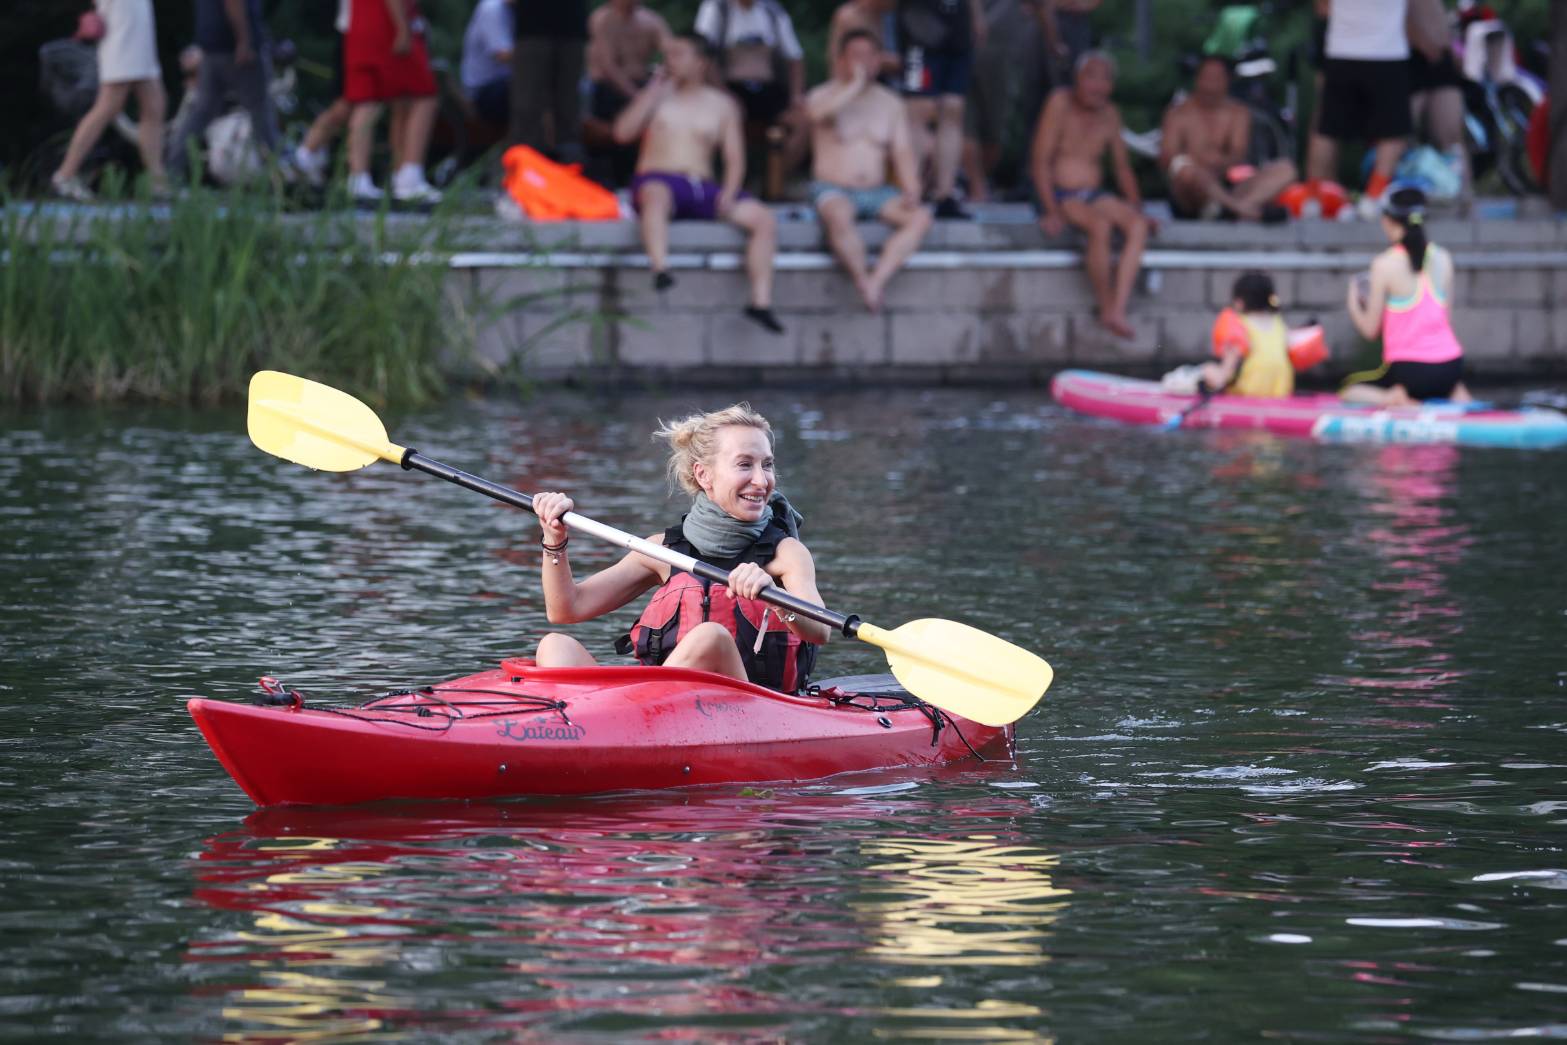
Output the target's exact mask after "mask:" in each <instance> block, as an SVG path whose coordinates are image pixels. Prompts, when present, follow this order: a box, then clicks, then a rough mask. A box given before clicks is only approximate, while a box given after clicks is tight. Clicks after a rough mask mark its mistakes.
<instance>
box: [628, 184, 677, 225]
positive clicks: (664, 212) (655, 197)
mask: <svg viewBox="0 0 1567 1045" xmlns="http://www.w3.org/2000/svg"><path fill="white" fill-rule="evenodd" d="M673 207H674V197H672V196H671V195H670V194H669V188H668V187H667V186H664V185H660V184H658V183H657V182H649V183H647V184H645V185H643V186H642V187H641V188H640V189H638V190H637V208H638V209H639V210H640V211H641V212H642V213H643V214H654V215H658V216H661V217H667V216H668V215H669V212H670V211H671V210H672V209H673Z"/></svg>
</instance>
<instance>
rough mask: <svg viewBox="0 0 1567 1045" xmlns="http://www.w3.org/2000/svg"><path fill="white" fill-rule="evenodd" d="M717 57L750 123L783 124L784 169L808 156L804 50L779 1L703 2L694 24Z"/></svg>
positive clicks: (724, 77) (765, 125)
mask: <svg viewBox="0 0 1567 1045" xmlns="http://www.w3.org/2000/svg"><path fill="white" fill-rule="evenodd" d="M694 29H695V32H696V33H697V35H699V36H702V37H705V38H706V39H707V41H708V43H709V44H710V45H711V46H712V48H713V50H714V51H715V52H716V54H717V56H718V60H717V65H718V73H719V78H720V79H721V80H722V81H723V82H724V85H725V86H726V87H728V88H729V90H730V91H731V92H732V93H733V94H734V95H735V97H736V98H738V99H739V100H740V107H741V109H742V110H743V111H744V113H745V119H746V123H748V124H761V125H762V126H764V127H774V126H781V127H782V128H783V131H784V146H783V152H784V166H785V169H790V168H793V167H794V166H796V165H797V164H798V163H799V161H800V159H801V158H802V157H803V156H804V155H805V146H806V140H807V135H808V134H809V132H810V124H809V121H808V120H807V119H806V118H805V108H804V102H805V51H804V49H803V48H802V47H801V46H800V38H799V37H798V36H796V35H795V31H794V22H793V21H792V20H791V19H790V18H789V12H788V11H786V10H784V8H783V5H782V4H780V3H779V2H778V0H702V6H701V7H699V8H697V12H696V22H695V25H694Z"/></svg>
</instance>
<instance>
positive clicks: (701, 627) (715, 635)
mask: <svg viewBox="0 0 1567 1045" xmlns="http://www.w3.org/2000/svg"><path fill="white" fill-rule="evenodd" d="M734 644H735V639H734V636H733V635H731V634H729V632H728V630H727V629H725V627H724V626H723V625H722V624H720V623H718V622H717V621H712V620H710V621H705V622H703V623H701V624H698V625H697V626H696V627H694V628H692V629H691V631H690V633H689V634H688V635H686V637H685V638H683V639H681V640H680V644H679V645H678V646H676V647H675V648H676V649H680V650H686V651H687V652H688V653H689V654H691V655H693V656H696V657H703V658H704V659H705V658H706V657H707V656H709V655H711V654H714V653H722V652H726V651H727V649H730V648H733V647H734Z"/></svg>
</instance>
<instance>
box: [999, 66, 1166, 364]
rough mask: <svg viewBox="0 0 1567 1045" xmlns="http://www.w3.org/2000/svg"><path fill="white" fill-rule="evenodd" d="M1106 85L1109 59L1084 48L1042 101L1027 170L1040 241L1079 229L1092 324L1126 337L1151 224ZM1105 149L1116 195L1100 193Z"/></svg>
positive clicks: (1110, 75) (1110, 79)
mask: <svg viewBox="0 0 1567 1045" xmlns="http://www.w3.org/2000/svg"><path fill="white" fill-rule="evenodd" d="M1114 85H1115V60H1114V59H1112V58H1111V57H1110V56H1109V55H1108V54H1105V53H1104V52H1103V51H1088V52H1087V53H1085V54H1084V55H1083V56H1082V57H1081V58H1079V59H1078V60H1077V68H1076V74H1075V77H1074V80H1073V84H1072V86H1071V87H1063V88H1060V89H1059V90H1057V91H1055V92H1054V93H1053V94H1051V95H1050V100H1049V101H1047V102H1046V103H1045V109H1044V112H1043V113H1041V114H1040V117H1039V126H1038V127H1037V128H1036V129H1035V131H1034V144H1033V150H1032V155H1031V157H1030V163H1029V166H1030V170H1031V173H1032V174H1033V178H1034V189H1035V191H1036V192H1037V193H1038V195H1039V206H1040V217H1039V227H1040V228H1041V229H1042V230H1043V231H1044V233H1045V235H1047V236H1059V235H1060V234H1061V232H1062V230H1063V229H1064V228H1065V226H1066V225H1067V224H1070V225H1072V226H1073V227H1074V228H1079V229H1082V230H1083V233H1084V235H1086V236H1087V237H1088V249H1087V251H1086V254H1085V257H1084V267H1085V268H1087V269H1088V281H1089V283H1090V284H1091V285H1092V286H1093V290H1094V301H1095V302H1096V303H1097V305H1098V306H1099V322H1100V324H1101V325H1102V326H1103V327H1104V328H1105V329H1106V330H1109V331H1110V332H1111V333H1114V334H1118V335H1120V336H1121V337H1125V338H1131V337H1135V336H1136V333H1137V332H1136V330H1135V329H1133V327H1132V324H1131V321H1130V320H1128V319H1127V317H1126V307H1127V303H1128V302H1130V301H1131V299H1132V287H1133V286H1134V285H1135V284H1136V282H1137V271H1138V269H1139V268H1140V267H1141V266H1142V263H1143V247H1144V246H1146V245H1147V243H1148V234H1149V233H1150V232H1152V231H1153V229H1154V222H1153V221H1152V219H1150V218H1148V217H1146V216H1145V215H1144V214H1143V212H1142V199H1141V198H1140V197H1139V196H1138V193H1137V179H1136V178H1135V177H1133V176H1132V165H1131V163H1130V162H1129V161H1128V160H1127V157H1126V145H1125V143H1123V142H1122V141H1121V113H1120V111H1119V110H1118V109H1116V107H1115V105H1114V104H1113V103H1112V102H1111V101H1110V91H1111V89H1112V88H1113V87H1114ZM1107 150H1108V151H1109V153H1110V159H1111V162H1112V164H1113V165H1114V168H1115V183H1116V186H1117V187H1118V188H1119V189H1120V190H1121V197H1117V196H1114V195H1112V194H1110V193H1109V192H1106V191H1105V190H1104V188H1103V184H1104V175H1103V173H1102V169H1101V168H1102V167H1103V164H1104V156H1105V152H1106V151H1107ZM1122 197H1124V198H1122ZM1117 229H1119V230H1120V232H1121V236H1122V237H1123V241H1124V242H1123V244H1122V247H1121V261H1120V264H1119V265H1117V266H1115V268H1114V270H1113V271H1112V268H1111V265H1110V235H1111V233H1112V232H1113V231H1115V230H1117Z"/></svg>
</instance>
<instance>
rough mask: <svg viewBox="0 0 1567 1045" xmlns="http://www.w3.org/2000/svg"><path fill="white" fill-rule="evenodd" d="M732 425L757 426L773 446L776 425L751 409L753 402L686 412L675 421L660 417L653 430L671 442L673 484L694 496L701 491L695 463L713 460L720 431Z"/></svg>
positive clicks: (671, 484) (671, 476)
mask: <svg viewBox="0 0 1567 1045" xmlns="http://www.w3.org/2000/svg"><path fill="white" fill-rule="evenodd" d="M730 425H740V426H743V427H746V428H756V429H759V430H761V431H762V432H763V433H765V434H766V436H767V445H768V446H772V445H773V426H772V425H770V424H768V423H767V418H765V417H763V416H762V415H761V414H759V413H757V412H756V411H755V410H753V409H751V404H750V403H735V404H734V405H733V406H726V407H724V408H723V409H722V410H710V411H708V412H707V413H705V414H704V413H696V414H687V415H686V416H685V417H682V418H679V419H678V420H675V421H663V420H660V421H659V423H658V428H657V429H655V430H654V432H653V438H654V439H662V440H663V441H665V442H667V443H668V444H669V464H668V467H667V470H668V472H669V484H670V486H677V485H678V486H679V487H680V488H681V489H682V490H684V491H685V492H686V493H688V494H690V495H691V496H692V497H695V496H696V495H697V494H699V493H701V492H702V487H701V486H700V485H699V484H698V483H697V481H696V463H697V462H698V461H701V462H703V463H707V462H711V461H712V460H713V457H714V456H715V455H716V454H717V453H718V432H719V429H721V428H728V427H729V426H730Z"/></svg>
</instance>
